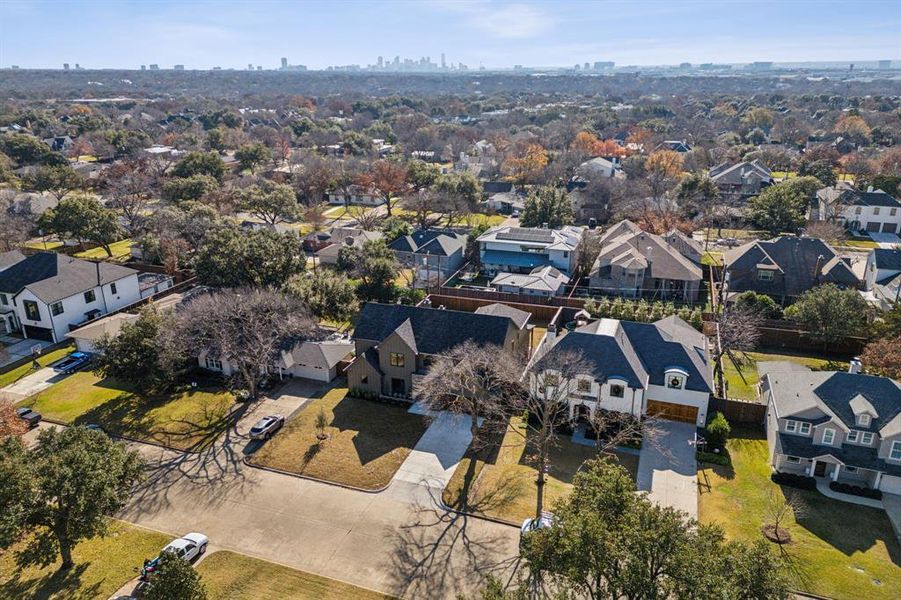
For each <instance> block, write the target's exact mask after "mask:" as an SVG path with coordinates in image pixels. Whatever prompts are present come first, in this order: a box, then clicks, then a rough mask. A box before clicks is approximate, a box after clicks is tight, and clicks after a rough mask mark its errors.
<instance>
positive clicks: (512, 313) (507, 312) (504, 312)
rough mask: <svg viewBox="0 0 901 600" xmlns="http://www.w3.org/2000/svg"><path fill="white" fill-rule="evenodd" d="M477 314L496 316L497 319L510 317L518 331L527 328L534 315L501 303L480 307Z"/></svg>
mask: <svg viewBox="0 0 901 600" xmlns="http://www.w3.org/2000/svg"><path fill="white" fill-rule="evenodd" d="M476 314H479V315H494V316H496V317H508V318H509V319H510V320H511V321H513V323H514V325H516V327H517V328H518V329H522V328H523V327H525V326H526V324H527V323H528V322H529V319H531V318H532V313H529V312H526V311H524V310H519V309H518V308H513V307H512V306H508V305H506V304H501V303H499V302H495V303H494V304H486V305H485V306H480V307H479V308H477V309H476Z"/></svg>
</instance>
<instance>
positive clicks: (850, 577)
mask: <svg viewBox="0 0 901 600" xmlns="http://www.w3.org/2000/svg"><path fill="white" fill-rule="evenodd" d="M729 454H730V456H731V457H732V467H721V466H713V467H709V465H705V468H704V469H701V470H699V471H698V490H699V496H698V508H699V511H700V520H701V522H702V523H711V522H716V523H719V525H720V526H722V527H723V528H724V529H725V531H726V535H727V536H728V537H729V538H730V539H740V540H745V541H754V540H759V539H762V535H763V534H762V533H761V527H762V526H763V525H764V524H765V522H767V521H768V518H767V517H766V507H767V505H768V503H769V498H770V497H771V494H772V495H775V496H776V497H777V498H778V497H781V496H783V495H784V494H786V493H792V494H798V495H799V496H798V497H799V498H800V499H801V500H802V502H803V503H804V504H805V505H806V507H807V516H805V517H802V518H799V519H797V520H796V519H794V518H791V517H790V518H789V521H788V523H787V525H786V528H787V529H788V531H789V532H790V534H791V537H792V542H791V543H790V544H787V545H785V546H783V548H784V550H785V551H786V552H787V555H788V557H789V558H790V561H791V564H792V565H794V567H795V569H794V574H793V579H794V585H795V587H796V588H797V589H800V590H803V591H806V592H810V593H814V594H820V595H823V596H829V597H831V598H835V599H837V600H845V599H847V600H852V599H857V598H867V599H868V600H879V599H882V598H885V599H889V598H897V597H898V595H897V594H898V590H899V589H901V567H899V564H901V547H899V545H898V542H897V540H896V539H895V536H894V534H893V532H892V526H891V524H890V523H889V520H888V517H887V516H886V515H885V513H884V512H883V511H881V510H878V509H873V508H867V507H863V506H859V505H855V504H848V503H845V502H840V501H838V500H832V499H830V498H826V497H825V496H823V495H821V494H820V493H819V492H810V491H803V490H796V489H794V488H789V487H783V486H778V485H776V484H774V483H773V482H772V481H771V480H770V477H769V476H770V466H769V461H768V449H767V442H766V439H765V438H764V434H763V431H762V430H754V431H750V430H744V431H742V430H736V431H733V439H731V440H729ZM774 549H775V547H774ZM877 582H878V583H877ZM892 590H894V591H892Z"/></svg>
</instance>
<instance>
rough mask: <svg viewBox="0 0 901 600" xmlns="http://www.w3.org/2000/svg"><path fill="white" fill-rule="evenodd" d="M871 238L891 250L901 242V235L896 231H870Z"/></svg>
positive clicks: (881, 246)
mask: <svg viewBox="0 0 901 600" xmlns="http://www.w3.org/2000/svg"><path fill="white" fill-rule="evenodd" d="M869 235H870V238H871V239H872V240H873V241H874V242H876V243H877V244H879V247H880V248H887V249H889V250H891V249H892V248H894V247H895V246H897V245H898V244H901V237H898V235H897V234H895V233H877V232H875V231H871V232H870V234H869Z"/></svg>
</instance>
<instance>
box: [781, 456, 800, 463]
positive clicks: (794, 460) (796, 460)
mask: <svg viewBox="0 0 901 600" xmlns="http://www.w3.org/2000/svg"><path fill="white" fill-rule="evenodd" d="M785 460H786V462H790V463H799V462H801V459H800V458H798V457H797V456H786V457H785Z"/></svg>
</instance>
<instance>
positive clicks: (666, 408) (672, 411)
mask: <svg viewBox="0 0 901 600" xmlns="http://www.w3.org/2000/svg"><path fill="white" fill-rule="evenodd" d="M648 415H650V416H654V417H659V418H661V419H668V420H670V421H683V422H685V423H696V422H697V421H698V408H697V407H696V406H686V405H684V404H673V403H671V402H661V401H659V400H648Z"/></svg>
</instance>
